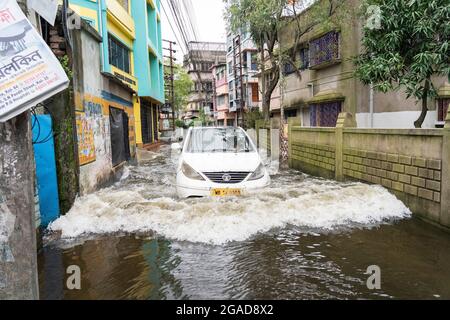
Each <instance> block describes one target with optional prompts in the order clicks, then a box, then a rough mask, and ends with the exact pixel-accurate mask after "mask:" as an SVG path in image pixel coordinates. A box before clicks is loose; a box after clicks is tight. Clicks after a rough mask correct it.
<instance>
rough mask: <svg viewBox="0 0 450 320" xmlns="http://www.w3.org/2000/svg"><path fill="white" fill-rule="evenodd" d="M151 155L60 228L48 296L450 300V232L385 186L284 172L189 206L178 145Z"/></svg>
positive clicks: (43, 265) (54, 232)
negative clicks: (178, 170) (266, 182)
mask: <svg viewBox="0 0 450 320" xmlns="http://www.w3.org/2000/svg"><path fill="white" fill-rule="evenodd" d="M150 158H151V159H149V161H147V162H144V163H141V164H140V165H139V166H129V167H127V168H126V169H125V174H124V176H123V177H122V179H121V180H120V181H119V182H117V183H116V184H115V185H113V186H111V187H109V188H106V189H103V190H100V191H98V192H96V193H94V194H91V195H88V196H85V197H82V198H79V199H78V200H77V201H76V204H75V205H74V207H73V208H72V210H71V211H70V212H69V213H68V214H67V215H66V216H64V217H61V218H60V219H58V220H57V221H55V222H54V223H53V224H52V225H51V226H50V229H51V232H49V234H47V235H46V236H45V240H44V247H43V248H42V249H41V251H40V252H39V261H38V262H39V281H40V290H41V292H40V294H41V299H123V298H125V299H332V298H337V299H391V298H394V299H396V298H422V299H437V298H446V299H449V298H450V235H449V234H447V233H445V232H443V231H440V230H439V229H436V228H434V227H432V226H430V225H428V224H425V223H423V222H421V221H419V220H416V219H413V218H411V215H410V212H409V210H408V209H407V208H406V207H405V206H404V205H403V204H402V203H401V202H400V201H398V200H397V199H396V198H395V197H394V196H393V195H391V194H390V193H389V192H387V191H386V190H385V189H384V188H381V187H379V186H369V185H365V184H360V183H345V184H341V183H337V182H333V181H328V180H323V179H317V178H313V177H309V176H306V175H303V174H302V173H299V172H296V171H291V170H284V171H281V172H279V173H277V174H274V175H273V176H272V184H271V186H270V188H267V189H265V190H262V191H259V192H257V193H252V194H247V195H244V196H242V197H239V198H235V197H230V198H213V199H212V198H200V199H186V200H181V199H178V198H177V197H176V194H175V186H174V182H175V168H174V164H173V162H174V160H173V159H171V158H170V156H169V148H168V147H164V148H163V149H162V150H161V153H159V154H156V153H155V154H153V156H152V157H150ZM70 265H78V266H79V267H80V268H81V276H82V279H81V290H72V291H71V290H68V289H66V286H65V283H66V279H67V275H66V272H65V271H66V268H67V267H68V266H70ZM370 265H378V266H379V267H380V268H381V289H380V290H369V289H368V288H367V286H366V280H367V278H368V275H366V274H365V272H366V269H367V267H368V266H370Z"/></svg>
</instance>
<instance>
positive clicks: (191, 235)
mask: <svg viewBox="0 0 450 320" xmlns="http://www.w3.org/2000/svg"><path fill="white" fill-rule="evenodd" d="M154 188H155V187H154ZM158 188H160V189H161V186H158ZM145 194H148V186H146V185H140V186H139V187H137V186H136V187H134V188H126V189H125V190H123V189H122V190H115V189H113V188H109V189H104V190H102V191H99V192H97V193H94V194H91V195H87V196H85V197H81V198H78V199H77V200H76V203H75V205H74V207H73V208H72V209H71V210H70V212H69V213H68V214H67V215H65V216H62V217H60V218H59V219H58V220H56V221H55V222H53V223H52V224H51V225H50V226H49V229H50V230H53V231H60V232H61V237H62V238H66V239H67V238H77V237H80V236H83V235H89V234H105V233H115V232H130V233H134V232H149V231H153V232H156V234H158V235H162V236H164V237H166V238H169V239H174V240H180V241H190V242H201V243H208V244H215V245H220V244H224V243H226V242H230V241H243V240H246V239H248V238H249V237H252V236H254V235H256V234H258V233H264V232H268V231H270V230H272V229H275V228H285V227H287V226H290V225H293V226H297V227H305V228H313V229H318V230H324V231H329V230H333V229H335V228H338V227H350V228H351V227H354V226H358V227H360V226H361V225H362V226H373V225H374V224H375V225H377V224H381V223H384V222H386V221H387V220H392V219H394V220H397V219H403V218H407V217H409V216H410V215H411V212H410V210H409V209H408V208H407V207H406V206H405V205H404V204H403V203H402V202H401V201H399V200H398V199H397V198H396V197H395V196H394V195H392V194H391V193H389V192H388V191H387V190H386V189H384V188H383V187H381V186H373V185H365V184H360V183H357V184H352V185H340V184H336V183H334V182H327V181H323V180H318V179H306V180H304V181H302V182H299V183H291V184H288V185H286V184H285V183H278V185H277V184H275V186H273V187H271V188H268V189H266V190H263V191H260V192H259V193H256V194H252V195H248V196H245V197H242V198H204V199H195V200H179V199H175V198H173V197H172V196H170V195H169V194H168V196H162V197H157V198H150V199H149V197H145V196H144V195H145Z"/></svg>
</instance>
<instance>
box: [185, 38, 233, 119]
mask: <svg viewBox="0 0 450 320" xmlns="http://www.w3.org/2000/svg"><path fill="white" fill-rule="evenodd" d="M225 57H226V50H225V43H220V42H194V41H192V42H189V48H188V53H187V54H186V55H185V57H184V67H185V68H186V70H187V72H188V74H189V76H190V77H191V79H192V81H193V83H194V84H193V87H192V90H191V94H190V96H189V98H188V104H187V107H186V109H185V114H184V118H185V119H194V118H198V117H199V115H200V110H203V111H204V112H205V114H206V115H207V116H208V117H211V118H212V116H213V112H214V105H213V96H214V88H213V72H212V67H213V65H217V64H219V63H225Z"/></svg>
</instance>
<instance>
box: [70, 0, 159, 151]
mask: <svg viewBox="0 0 450 320" xmlns="http://www.w3.org/2000/svg"><path fill="white" fill-rule="evenodd" d="M69 4H70V9H72V10H74V11H75V12H76V13H77V14H78V15H80V16H81V17H82V19H83V20H85V21H87V22H88V23H89V24H90V25H91V26H92V27H94V28H95V29H96V30H97V32H98V33H99V34H100V36H101V38H102V39H101V42H100V46H101V52H102V55H101V69H102V73H103V74H104V75H108V76H111V77H114V78H116V79H118V80H120V81H121V82H122V83H123V84H124V85H126V86H128V87H129V88H130V89H131V90H132V91H133V98H132V101H128V103H131V108H132V113H131V117H130V120H131V121H130V126H131V127H132V128H134V131H135V143H136V145H137V146H138V147H142V146H144V145H146V144H148V143H152V142H154V141H156V140H157V139H158V115H159V112H158V109H159V107H160V106H161V104H163V103H164V73H163V57H162V56H163V54H162V38H161V20H160V0H133V1H131V0H70V1H69ZM111 94H112V93H110V94H109V95H108V94H105V95H104V96H102V97H101V98H104V99H105V98H106V99H112V98H114V97H113V96H114V94H112V95H111ZM128 103H127V104H128ZM131 122H132V123H131Z"/></svg>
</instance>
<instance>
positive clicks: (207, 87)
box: [203, 82, 212, 91]
mask: <svg viewBox="0 0 450 320" xmlns="http://www.w3.org/2000/svg"><path fill="white" fill-rule="evenodd" d="M203 90H205V91H212V82H206V83H203Z"/></svg>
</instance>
